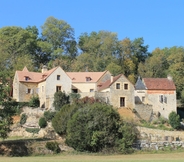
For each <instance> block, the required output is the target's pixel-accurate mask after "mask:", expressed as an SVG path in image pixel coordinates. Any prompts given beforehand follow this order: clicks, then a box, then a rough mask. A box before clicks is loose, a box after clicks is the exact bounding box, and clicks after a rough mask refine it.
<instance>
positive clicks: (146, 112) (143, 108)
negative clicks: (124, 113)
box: [135, 104, 153, 121]
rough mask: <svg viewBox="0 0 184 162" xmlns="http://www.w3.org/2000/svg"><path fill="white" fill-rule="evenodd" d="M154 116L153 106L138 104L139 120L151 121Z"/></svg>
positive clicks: (136, 106) (136, 111)
mask: <svg viewBox="0 0 184 162" xmlns="http://www.w3.org/2000/svg"><path fill="white" fill-rule="evenodd" d="M152 114H153V109H152V105H145V104H136V105H135V115H136V116H137V117H138V118H139V119H143V120H146V121H151V119H152Z"/></svg>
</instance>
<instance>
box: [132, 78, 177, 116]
mask: <svg viewBox="0 0 184 162" xmlns="http://www.w3.org/2000/svg"><path fill="white" fill-rule="evenodd" d="M135 103H137V104H138V103H143V104H145V105H146V104H147V105H151V106H152V109H153V111H154V113H156V114H158V115H161V116H163V117H165V118H168V116H169V113H170V112H172V111H175V112H176V87H175V85H174V82H173V80H172V78H171V77H170V76H168V77H167V78H142V80H141V79H140V77H139V78H138V80H137V82H136V84H135Z"/></svg>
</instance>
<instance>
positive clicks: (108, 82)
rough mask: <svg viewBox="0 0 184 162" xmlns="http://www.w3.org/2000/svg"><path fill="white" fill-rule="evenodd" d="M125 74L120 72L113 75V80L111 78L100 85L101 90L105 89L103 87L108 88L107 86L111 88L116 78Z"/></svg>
mask: <svg viewBox="0 0 184 162" xmlns="http://www.w3.org/2000/svg"><path fill="white" fill-rule="evenodd" d="M122 75H123V74H119V75H117V76H115V77H113V81H112V82H111V79H109V80H107V81H106V82H104V83H101V84H100V85H98V86H99V89H98V90H99V91H101V90H103V89H106V88H109V87H110V86H111V85H112V84H113V83H114V82H115V81H116V80H118V79H119V78H120V77H121V76H122Z"/></svg>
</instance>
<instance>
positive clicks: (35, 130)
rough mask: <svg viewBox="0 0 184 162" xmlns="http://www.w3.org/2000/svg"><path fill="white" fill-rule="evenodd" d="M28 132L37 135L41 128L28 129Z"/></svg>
mask: <svg viewBox="0 0 184 162" xmlns="http://www.w3.org/2000/svg"><path fill="white" fill-rule="evenodd" d="M26 131H27V132H29V133H33V134H37V133H38V132H39V131H40V129H39V128H26Z"/></svg>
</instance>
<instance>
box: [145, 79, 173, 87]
mask: <svg viewBox="0 0 184 162" xmlns="http://www.w3.org/2000/svg"><path fill="white" fill-rule="evenodd" d="M142 80H143V82H144V84H145V86H146V88H147V89H150V90H176V87H175V85H174V82H173V81H172V80H170V79H167V78H143V79H142Z"/></svg>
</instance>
